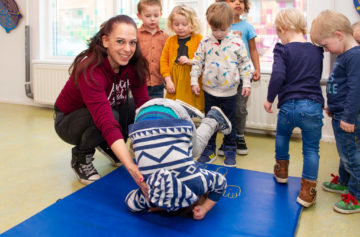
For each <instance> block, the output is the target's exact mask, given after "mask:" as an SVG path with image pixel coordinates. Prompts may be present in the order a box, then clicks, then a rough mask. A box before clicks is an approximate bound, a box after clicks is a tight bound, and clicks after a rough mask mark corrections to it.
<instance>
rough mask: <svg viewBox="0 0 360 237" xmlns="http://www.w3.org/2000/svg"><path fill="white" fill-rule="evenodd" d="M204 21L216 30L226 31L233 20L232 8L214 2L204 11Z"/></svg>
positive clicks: (222, 3)
mask: <svg viewBox="0 0 360 237" xmlns="http://www.w3.org/2000/svg"><path fill="white" fill-rule="evenodd" d="M206 20H207V22H208V23H209V25H210V26H212V27H214V28H217V29H227V28H229V27H230V26H231V24H232V22H233V20H234V13H233V10H232V8H231V7H230V6H229V5H228V4H226V3H224V2H215V3H213V4H211V5H210V6H209V8H208V9H207V10H206Z"/></svg>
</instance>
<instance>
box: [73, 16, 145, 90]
mask: <svg viewBox="0 0 360 237" xmlns="http://www.w3.org/2000/svg"><path fill="white" fill-rule="evenodd" d="M115 24H129V25H132V26H134V28H135V29H137V27H136V24H135V22H134V21H133V19H132V18H130V17H129V16H126V15H118V16H114V17H112V18H110V19H109V20H108V21H106V22H104V23H103V25H102V26H101V27H100V30H99V32H98V33H96V35H95V36H93V37H92V38H91V39H90V40H89V42H88V48H87V49H86V50H84V51H82V52H81V53H80V54H79V55H78V56H76V58H75V59H74V62H73V63H72V64H71V66H70V68H69V74H70V75H71V77H72V78H73V80H74V83H75V85H78V83H79V78H80V76H81V74H82V73H84V72H86V71H87V69H88V68H89V67H90V66H91V69H90V75H91V77H92V71H93V70H94V68H96V67H97V66H99V65H101V64H102V63H103V62H104V59H105V58H106V57H107V56H108V54H107V49H106V48H105V47H104V46H103V43H102V37H103V36H104V35H109V34H110V33H111V32H112V31H113V29H114V25H115ZM86 57H87V59H86V60H84V59H85V58H86ZM83 60H84V61H83ZM129 64H130V65H134V66H135V70H136V73H137V76H138V78H139V80H140V84H142V83H144V81H145V78H146V77H147V76H148V75H149V69H148V62H147V61H146V59H145V57H144V56H143V55H142V53H141V51H140V47H138V45H137V46H136V50H135V53H134V55H133V57H132V58H131V59H130V61H129ZM85 79H86V80H87V78H86V74H85ZM92 79H93V80H94V78H92Z"/></svg>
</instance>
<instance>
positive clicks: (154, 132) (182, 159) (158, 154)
mask: <svg viewBox="0 0 360 237" xmlns="http://www.w3.org/2000/svg"><path fill="white" fill-rule="evenodd" d="M144 122H145V121H142V122H139V124H140V123H144ZM147 123H148V121H147ZM134 125H137V124H134ZM140 125H141V126H143V125H144V124H140ZM150 126H151V125H149V124H147V128H144V126H143V129H139V130H134V132H133V133H131V134H130V139H131V140H132V142H133V148H134V152H135V157H136V163H137V165H138V167H139V169H140V171H141V173H142V174H143V175H144V176H145V178H146V177H147V176H148V175H150V174H151V173H153V172H155V171H156V170H159V169H162V168H166V169H168V170H173V172H174V173H177V174H179V173H181V174H182V176H183V175H184V176H186V175H189V174H187V172H184V171H186V168H187V167H188V166H190V165H194V161H193V158H192V148H193V146H192V143H191V137H192V133H193V128H192V126H188V125H187V124H186V125H179V126H174V125H172V126H171V127H156V126H154V127H150Z"/></svg>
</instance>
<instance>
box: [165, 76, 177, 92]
mask: <svg viewBox="0 0 360 237" xmlns="http://www.w3.org/2000/svg"><path fill="white" fill-rule="evenodd" d="M165 89H166V91H167V93H169V94H175V92H176V90H175V85H174V82H173V81H172V80H171V77H165Z"/></svg>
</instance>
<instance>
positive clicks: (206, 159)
mask: <svg viewBox="0 0 360 237" xmlns="http://www.w3.org/2000/svg"><path fill="white" fill-rule="evenodd" d="M215 160H216V156H215V149H214V147H213V146H211V145H207V146H206V147H205V149H204V151H203V153H202V154H201V156H200V157H199V159H197V162H200V163H208V164H210V163H212V162H214V161H215Z"/></svg>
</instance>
